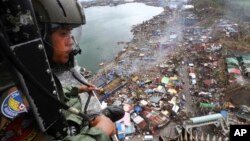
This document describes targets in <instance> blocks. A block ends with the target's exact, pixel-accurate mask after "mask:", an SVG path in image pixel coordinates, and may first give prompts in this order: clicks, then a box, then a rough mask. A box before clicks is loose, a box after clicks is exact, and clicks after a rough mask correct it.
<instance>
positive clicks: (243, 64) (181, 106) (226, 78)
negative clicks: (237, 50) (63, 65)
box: [87, 0, 250, 140]
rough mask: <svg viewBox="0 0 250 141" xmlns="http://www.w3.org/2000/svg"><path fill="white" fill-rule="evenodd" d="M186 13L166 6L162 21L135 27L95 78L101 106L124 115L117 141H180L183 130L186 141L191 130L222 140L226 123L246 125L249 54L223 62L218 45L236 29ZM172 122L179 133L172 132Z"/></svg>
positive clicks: (228, 57)
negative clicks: (115, 107) (120, 107)
mask: <svg viewBox="0 0 250 141" xmlns="http://www.w3.org/2000/svg"><path fill="white" fill-rule="evenodd" d="M123 2H127V1H122V3H123ZM105 3H106V4H105V5H107V4H108V3H110V2H109V1H106V2H105ZM112 3H113V4H115V5H116V3H114V1H113V2H112ZM145 3H148V4H149V5H150V4H151V5H152V3H154V4H153V5H156V6H159V5H158V4H159V3H158V2H156V1H153V2H152V1H149V0H148V1H146V2H145ZM88 4H90V5H87V7H88V6H91V5H92V4H93V5H94V4H95V2H89V3H88ZM103 4H104V3H99V5H103ZM192 9H194V6H193V5H189V4H184V5H183V6H182V7H178V6H177V7H175V6H172V7H169V6H167V5H166V6H165V7H164V12H163V13H161V14H160V15H157V16H155V17H153V18H152V19H151V20H149V21H145V22H143V23H142V24H140V25H136V26H134V27H133V29H132V32H133V33H134V38H133V39H132V40H131V42H129V43H126V45H127V47H126V48H124V49H123V50H122V51H121V52H120V53H118V55H117V57H116V58H115V60H114V61H112V62H110V63H104V64H103V69H102V70H100V72H99V73H98V74H97V75H96V76H95V77H94V78H93V80H92V82H93V83H94V84H96V85H97V86H98V87H102V88H103V91H102V92H101V93H99V94H98V97H99V99H100V101H105V102H107V103H108V105H112V104H113V105H123V106H124V110H125V111H126V114H125V116H124V118H123V119H121V120H120V121H118V122H117V123H116V124H117V129H118V137H119V139H120V140H131V139H132V138H134V137H138V138H140V139H141V140H153V139H151V138H152V135H153V138H154V139H155V138H158V137H159V138H161V140H164V139H165V140H169V139H177V138H179V139H180V138H183V137H182V135H181V128H183V129H185V130H186V132H185V134H190V136H192V132H193V131H195V133H194V134H193V138H196V137H197V138H198V136H199V133H202V134H201V135H202V137H199V138H204V136H203V133H206V132H209V134H210V136H217V137H218V138H223V139H225V140H227V138H228V126H229V124H249V123H250V122H249V119H250V118H249V117H250V116H249V106H250V105H249V102H244V97H245V96H246V95H249V88H248V85H247V84H248V83H249V77H250V54H241V55H239V54H237V55H229V54H227V53H225V51H226V50H227V49H226V48H225V47H224V45H223V44H222V43H220V42H219V41H220V40H218V38H223V39H224V38H230V39H232V40H233V39H235V38H236V37H237V36H238V25H237V24H236V23H234V22H233V21H230V20H229V19H223V18H222V19H219V20H218V21H217V22H215V23H214V24H213V25H212V26H211V27H203V26H201V25H200V24H199V18H198V16H196V15H195V14H194V13H193V12H192ZM227 86H228V87H227ZM232 86H233V87H232ZM236 91H237V92H238V91H240V92H242V94H241V96H238V95H237V92H236ZM235 95H237V96H238V98H239V99H235V98H234V96H235ZM232 99H234V100H236V101H237V100H238V102H235V101H234V100H232ZM248 100H249V98H248ZM239 101H242V103H241V102H239ZM240 105H245V106H240ZM207 121H209V124H205V123H206V122H207ZM170 123H171V124H170ZM172 123H174V124H175V127H179V128H178V129H179V130H177V129H176V128H170V126H172ZM215 125H218V126H215ZM166 130H174V132H173V133H172V134H171V135H170V133H168V132H162V131H166ZM192 130H193V131H192ZM177 131H178V132H177ZM207 136H208V137H207V138H209V135H207ZM146 138H150V139H146Z"/></svg>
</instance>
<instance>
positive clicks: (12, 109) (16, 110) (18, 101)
mask: <svg viewBox="0 0 250 141" xmlns="http://www.w3.org/2000/svg"><path fill="white" fill-rule="evenodd" d="M1 112H2V114H3V115H4V116H6V117H7V118H11V119H13V118H15V117H16V116H17V115H18V114H20V113H24V112H27V108H26V106H25V105H24V103H23V99H22V96H21V93H20V92H19V91H14V92H12V93H11V94H9V95H8V96H7V97H6V98H5V99H4V101H3V103H2V105H1Z"/></svg>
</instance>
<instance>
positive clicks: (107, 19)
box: [77, 3, 163, 72]
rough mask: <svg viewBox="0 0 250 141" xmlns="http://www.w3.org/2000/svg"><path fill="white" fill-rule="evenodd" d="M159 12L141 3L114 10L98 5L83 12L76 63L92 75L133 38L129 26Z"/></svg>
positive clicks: (121, 6)
mask: <svg viewBox="0 0 250 141" xmlns="http://www.w3.org/2000/svg"><path fill="white" fill-rule="evenodd" d="M162 11H163V8H161V7H153V6H147V5H145V4H143V3H127V4H122V5H118V6H115V7H110V6H102V7H90V8H87V9H84V12H85V16H86V21H87V23H86V25H84V27H83V33H82V39H81V41H80V46H81V48H82V54H81V55H80V56H79V55H78V57H77V60H78V64H79V65H80V66H84V67H85V68H87V69H89V70H91V71H94V72H96V71H97V70H99V69H100V66H99V64H100V63H101V62H104V63H105V62H107V61H110V60H112V59H113V58H114V57H115V56H116V55H117V53H118V52H119V51H121V50H122V48H124V47H125V46H126V45H125V44H120V45H118V44H117V42H129V41H130V40H131V39H132V38H133V33H132V32H130V30H131V29H132V26H133V25H137V24H140V23H142V22H143V21H146V20H149V19H151V18H152V17H153V16H155V15H158V14H160V13H161V12H162Z"/></svg>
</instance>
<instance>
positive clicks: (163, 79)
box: [161, 76, 169, 84]
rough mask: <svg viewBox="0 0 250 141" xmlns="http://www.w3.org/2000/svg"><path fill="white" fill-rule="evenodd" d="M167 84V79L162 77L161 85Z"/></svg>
mask: <svg viewBox="0 0 250 141" xmlns="http://www.w3.org/2000/svg"><path fill="white" fill-rule="evenodd" d="M168 82H169V77H166V76H164V77H163V78H162V79H161V83H164V84H168Z"/></svg>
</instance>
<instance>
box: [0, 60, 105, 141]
mask: <svg viewBox="0 0 250 141" xmlns="http://www.w3.org/2000/svg"><path fill="white" fill-rule="evenodd" d="M0 80H1V81H0V104H1V105H0V106H1V107H2V105H3V104H4V103H3V102H4V101H5V99H6V97H8V95H11V94H12V93H13V92H17V91H16V90H17V88H16V83H15V82H14V81H13V80H14V79H13V78H12V75H11V74H10V73H9V70H8V69H7V68H6V65H4V64H3V63H1V64H0ZM10 89H13V90H12V91H9V90H10ZM63 90H64V92H65V93H64V100H65V102H66V104H68V105H69V106H73V107H75V108H78V109H80V110H81V101H80V97H79V94H78V88H77V87H72V86H69V87H64V88H63ZM18 92H20V91H18ZM20 94H21V92H20ZM21 97H22V99H23V102H24V103H25V104H24V105H25V106H26V108H27V110H25V111H23V112H22V113H20V114H18V116H16V117H13V119H11V118H8V117H6V116H5V115H4V114H3V113H2V110H1V114H0V141H20V140H27V141H46V140H47V141H52V140H55V139H54V138H53V137H52V136H44V134H43V133H42V132H41V131H40V130H39V128H38V127H37V126H36V121H34V118H33V115H32V114H31V113H30V112H29V110H28V109H29V106H28V103H27V101H26V99H25V97H24V96H23V95H21ZM65 117H66V119H67V120H72V121H74V122H76V123H77V124H78V125H83V123H82V122H83V121H82V119H81V118H80V117H79V116H77V115H74V114H71V113H68V112H66V111H65ZM27 123H28V124H27ZM24 125H25V127H23V126H24ZM62 141H110V137H109V136H108V135H106V133H104V131H102V129H99V128H94V127H91V128H89V127H88V126H83V127H82V128H81V130H80V133H79V134H77V135H75V136H66V137H65V138H63V139H62Z"/></svg>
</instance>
